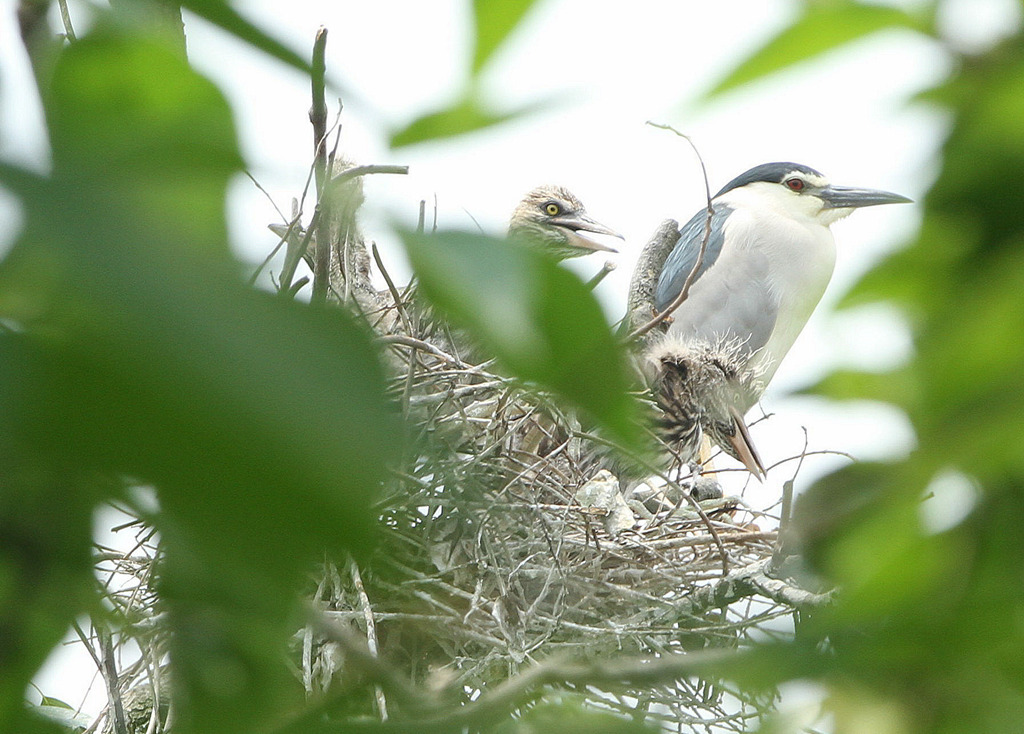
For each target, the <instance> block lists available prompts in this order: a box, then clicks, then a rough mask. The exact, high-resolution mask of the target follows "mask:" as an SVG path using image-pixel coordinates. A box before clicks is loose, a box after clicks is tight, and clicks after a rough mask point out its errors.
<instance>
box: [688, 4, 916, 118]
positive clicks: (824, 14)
mask: <svg viewBox="0 0 1024 734" xmlns="http://www.w3.org/2000/svg"><path fill="white" fill-rule="evenodd" d="M893 28H908V29H911V30H917V31H926V30H927V23H926V21H925V20H924V18H922V17H920V16H919V15H915V14H913V13H911V12H909V11H906V10H902V9H899V8H893V7H889V6H886V5H871V4H866V3H861V2H854V1H853V0H827V1H819V2H807V3H805V4H804V5H803V12H802V14H801V15H800V16H799V17H798V18H797V19H796V20H795V21H794V23H793V24H792V25H791V26H789V28H786V29H785V30H783V31H782V32H781V33H779V34H778V35H776V36H775V37H774V38H772V39H771V40H770V41H768V43H767V44H765V45H764V46H762V47H761V48H760V49H758V50H757V51H756V52H755V53H754V54H752V55H751V56H749V57H748V58H747V59H746V60H744V61H743V62H741V63H740V65H739V66H737V67H736V68H735V69H733V70H732V71H731V72H730V73H729V74H728V75H726V77H725V78H724V79H722V80H721V81H719V82H718V83H717V84H715V85H714V86H713V87H712V88H711V89H710V90H709V91H708V92H707V93H706V94H705V99H711V98H713V97H717V96H719V95H721V94H722V93H724V92H727V91H729V90H732V89H735V88H736V87H739V86H741V85H743V84H747V83H749V82H752V81H756V80H758V79H763V78H764V77H766V76H769V75H771V74H774V73H776V72H778V71H781V70H783V69H786V68H788V67H790V66H793V65H795V64H798V63H802V62H805V61H810V60H811V59H814V58H816V57H818V56H820V55H821V54H824V53H826V52H828V51H832V50H835V49H837V48H840V47H841V46H844V45H846V44H849V43H851V42H853V41H856V40H859V39H861V38H865V37H867V36H869V35H871V34H873V33H877V32H878V31H882V30H889V29H893Z"/></svg>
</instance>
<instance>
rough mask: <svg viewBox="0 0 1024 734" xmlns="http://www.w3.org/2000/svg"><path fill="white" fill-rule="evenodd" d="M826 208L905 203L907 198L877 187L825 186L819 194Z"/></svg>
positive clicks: (909, 200)
mask: <svg viewBox="0 0 1024 734" xmlns="http://www.w3.org/2000/svg"><path fill="white" fill-rule="evenodd" d="M819 196H820V197H821V199H822V201H824V202H825V208H826V209H854V208H856V207H862V206H877V205H879V204H907V203H909V202H911V201H913V200H912V199H908V198H907V197H905V196H901V195H900V194H894V193H892V192H889V191H879V190H877V189H857V188H854V187H852V186H826V187H825V188H823V189H822V190H821V193H820V194H819Z"/></svg>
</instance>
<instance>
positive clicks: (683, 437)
mask: <svg viewBox="0 0 1024 734" xmlns="http://www.w3.org/2000/svg"><path fill="white" fill-rule="evenodd" d="M646 362H647V363H646V365H645V368H646V370H647V372H648V375H649V378H650V382H651V391H652V392H653V394H654V399H655V401H656V403H657V406H658V412H659V415H658V418H657V420H656V425H657V430H658V433H659V434H660V435H661V438H662V440H663V441H664V442H665V443H666V444H667V445H668V446H669V447H670V448H671V449H672V450H673V452H674V453H676V454H677V455H678V457H679V459H680V460H681V461H683V462H690V461H694V460H695V459H696V458H697V457H698V455H699V453H700V445H701V439H702V437H703V436H704V435H707V437H708V438H709V439H710V440H711V441H712V442H713V443H715V444H716V445H718V446H720V447H721V448H722V450H723V451H725V452H726V453H727V454H729V455H730V456H732V457H733V458H734V459H736V460H737V461H740V462H741V463H742V464H743V465H744V466H745V467H746V468H747V469H748V470H749V471H750V473H751V474H753V475H754V476H756V477H758V478H761V477H763V476H764V473H765V469H764V464H763V463H762V462H761V457H760V456H758V453H757V449H756V448H755V447H754V444H753V441H752V440H751V438H750V434H749V432H748V431H747V425H746V423H745V422H744V421H743V414H742V413H740V411H739V410H738V409H737V407H736V406H737V405H743V404H744V403H745V402H746V401H747V400H749V397H748V396H749V395H752V394H753V395H756V394H758V393H759V392H760V390H761V383H760V379H759V377H758V374H757V372H756V371H754V370H751V369H749V368H748V367H747V366H746V365H745V359H744V354H743V351H742V349H741V348H740V345H739V344H738V343H736V342H725V343H723V342H718V343H715V344H709V343H707V342H699V341H696V342H684V341H679V340H677V339H673V338H671V337H667V338H665V339H662V340H660V341H658V342H657V343H656V344H654V345H653V346H652V347H651V348H650V349H648V351H647V353H646Z"/></svg>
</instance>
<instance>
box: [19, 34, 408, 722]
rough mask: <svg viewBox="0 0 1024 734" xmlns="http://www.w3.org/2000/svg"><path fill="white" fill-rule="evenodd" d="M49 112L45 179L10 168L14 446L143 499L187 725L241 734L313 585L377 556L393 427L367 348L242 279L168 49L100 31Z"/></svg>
mask: <svg viewBox="0 0 1024 734" xmlns="http://www.w3.org/2000/svg"><path fill="white" fill-rule="evenodd" d="M44 101H45V104H46V113H47V121H48V124H49V130H50V138H51V141H52V147H53V159H54V166H53V174H52V176H49V177H46V178H43V177H39V176H36V175H33V174H29V173H27V172H24V171H20V170H17V169H14V168H11V167H3V168H2V169H0V177H2V178H0V180H3V181H4V183H5V185H6V186H7V187H8V189H9V190H11V191H12V192H13V193H15V194H16V195H17V196H19V197H20V199H21V201H22V203H23V205H24V207H25V209H26V212H27V215H28V217H27V225H26V228H25V231H24V233H23V234H22V236H21V237H20V239H19V240H18V242H17V243H16V245H15V247H14V249H13V250H12V251H11V253H10V254H9V256H8V257H7V258H6V260H5V261H4V263H3V265H2V268H0V294H2V295H0V313H2V314H3V316H4V317H5V318H7V319H9V320H10V321H11V322H13V323H16V324H18V329H19V331H20V332H21V337H22V338H23V339H24V340H25V341H26V342H27V344H28V348H29V351H30V352H31V354H32V355H33V358H34V362H33V363H32V369H31V370H29V371H27V374H25V375H24V381H25V382H27V383H29V384H28V386H27V389H26V394H27V395H29V396H30V397H32V398H33V399H35V400H36V401H37V404H36V405H35V406H33V407H34V408H35V410H26V411H24V413H23V414H24V415H26V416H27V417H26V421H25V424H24V425H21V426H19V427H18V429H19V431H20V432H21V433H23V434H24V435H26V436H27V437H28V440H29V442H30V443H31V444H32V445H36V446H60V447H61V451H62V454H63V455H64V456H66V457H67V460H68V461H69V462H71V463H72V465H74V466H78V467H82V468H83V470H91V471H102V472H105V473H109V474H114V475H120V476H129V477H132V478H134V479H135V480H138V481H142V482H146V483H151V484H153V485H154V486H155V488H156V490H157V497H158V502H159V506H160V509H159V511H158V514H157V515H156V516H155V517H154V518H152V519H153V521H154V523H155V525H156V526H157V528H158V529H159V530H160V532H161V534H162V538H163V544H162V548H163V551H164V557H163V560H162V562H161V564H160V565H159V567H158V574H159V579H160V584H161V589H162V592H163V597H162V598H163V600H164V602H165V603H166V604H167V608H168V611H169V612H170V619H171V624H172V627H173V629H174V631H175V633H176V634H175V635H174V636H173V638H172V639H173V644H174V648H173V649H172V651H171V654H172V655H173V656H174V658H175V661H176V668H175V671H176V674H177V675H178V678H177V680H176V688H175V690H176V692H177V693H178V694H180V698H178V699H177V700H176V705H177V710H178V712H179V713H180V714H181V719H179V726H180V727H181V729H182V730H183V731H225V732H230V731H250V730H251V729H252V726H253V725H254V723H255V722H261V723H264V724H265V723H266V721H267V720H269V719H272V718H274V717H275V716H276V715H278V712H280V710H281V707H282V706H284V705H285V704H286V699H290V694H291V692H292V691H293V690H294V688H293V687H292V686H291V685H290V684H289V680H290V675H289V673H288V671H287V669H286V667H285V665H284V663H283V660H284V657H283V652H284V649H285V645H286V643H287V641H288V639H289V636H290V634H291V632H292V631H293V629H294V621H293V620H291V619H290V618H289V613H290V611H292V610H293V609H294V607H295V605H296V603H297V599H298V597H297V595H295V594H294V593H291V592H293V591H294V590H295V589H296V588H297V587H298V586H299V585H300V584H301V583H302V581H303V578H304V577H303V571H304V570H305V569H306V568H308V567H309V566H310V564H311V563H313V562H315V561H316V560H317V559H318V558H321V557H322V553H323V552H324V551H328V552H331V553H334V554H338V553H342V552H346V551H355V552H360V551H365V550H366V549H367V548H368V546H369V544H370V542H371V540H372V532H371V530H372V528H373V526H374V523H373V515H372V511H371V509H370V502H371V500H372V497H373V495H374V491H375V488H376V487H377V486H378V484H379V482H380V479H381V477H382V472H383V469H382V467H383V466H384V465H385V463H386V460H387V457H388V456H389V455H390V450H389V449H391V448H393V443H394V441H395V438H394V437H395V436H396V435H398V434H399V432H398V431H396V430H395V423H394V420H393V418H392V415H391V412H390V411H389V410H388V408H387V406H386V404H385V401H384V399H383V392H384V388H383V377H382V374H381V370H380V368H379V365H378V362H377V358H376V354H375V351H374V349H373V348H372V346H371V344H370V340H369V337H368V336H367V335H366V334H364V333H363V332H362V330H361V329H359V328H358V327H357V326H356V325H355V324H354V323H353V322H352V320H351V319H350V318H349V317H348V316H347V315H346V314H344V313H342V312H341V311H331V312H327V311H319V310H314V309H311V308H309V307H306V306H303V305H300V304H295V303H289V302H286V301H285V300H284V299H278V298H274V297H273V296H271V295H269V294H265V293H258V292H254V291H252V290H251V289H249V288H248V287H246V286H245V285H244V283H243V282H242V279H241V278H240V277H239V276H240V272H239V268H238V266H237V265H236V263H234V261H233V260H232V258H231V257H230V253H229V249H228V246H227V239H226V226H225V221H224V203H225V193H226V189H227V184H228V181H229V178H230V177H231V176H232V175H233V174H235V173H236V172H237V171H238V170H239V169H240V165H241V159H240V156H239V154H238V151H237V143H236V141H235V135H234V132H233V127H232V122H231V116H230V113H229V110H228V107H227V105H226V103H225V101H224V100H223V98H222V97H221V96H220V94H219V93H218V92H217V91H216V90H215V89H214V87H213V86H212V85H211V84H210V83H209V82H207V81H206V80H204V79H202V78H201V77H199V76H198V75H196V74H195V73H194V72H193V71H192V70H191V69H189V67H188V66H187V65H186V64H185V63H184V61H183V60H181V59H180V58H179V57H178V56H176V55H175V54H174V53H173V52H172V51H170V50H168V49H167V47H166V46H165V45H164V44H162V43H156V42H148V41H146V40H145V39H139V38H134V39H127V38H124V37H120V36H118V35H115V34H109V33H106V32H103V31H97V32H95V33H94V34H93V35H91V36H90V37H88V38H86V39H84V40H81V41H79V42H78V43H76V44H74V45H72V46H70V47H69V48H68V49H66V50H65V51H64V52H63V53H62V55H61V58H60V59H59V61H58V63H57V65H56V67H55V70H54V74H53V79H52V84H51V87H50V88H49V89H48V90H45V93H44ZM54 530H55V531H56V530H57V528H56V527H55V528H54ZM22 690H24V686H22Z"/></svg>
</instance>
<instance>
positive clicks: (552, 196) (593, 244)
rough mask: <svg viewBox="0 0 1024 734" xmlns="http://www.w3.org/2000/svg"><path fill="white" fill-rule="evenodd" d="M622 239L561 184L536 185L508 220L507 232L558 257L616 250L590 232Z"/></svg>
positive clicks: (512, 236) (513, 237) (511, 236)
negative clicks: (593, 217) (595, 218)
mask: <svg viewBox="0 0 1024 734" xmlns="http://www.w3.org/2000/svg"><path fill="white" fill-rule="evenodd" d="M595 234H596V235H606V236H609V237H617V238H619V239H622V235H620V234H619V233H617V232H615V231H614V230H611V229H609V228H608V227H606V226H604V225H603V224H601V223H600V222H597V221H595V220H594V219H592V218H591V217H590V216H589V215H588V214H587V210H586V209H585V208H584V207H583V203H582V202H581V201H580V200H579V199H577V198H576V197H575V196H574V195H573V193H572V192H571V191H569V190H568V189H566V188H563V187H561V186H551V185H548V186H538V187H537V188H535V189H533V190H532V191H530V192H529V193H528V194H526V196H524V197H523V200H522V201H520V202H519V204H518V205H517V206H516V208H515V210H514V211H513V212H512V217H511V219H509V223H508V236H509V237H510V238H511V239H515V240H519V241H522V242H525V243H527V244H530V245H532V246H535V247H539V248H541V249H543V250H544V251H545V252H548V253H550V254H552V255H554V256H555V257H557V258H558V259H559V260H564V259H567V258H570V257H580V256H582V255H589V254H591V253H593V252H598V251H600V252H616V250H615V249H613V248H611V247H609V246H608V245H606V244H604V243H602V242H601V241H600V240H597V239H594V238H593V237H591V235H595Z"/></svg>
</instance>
